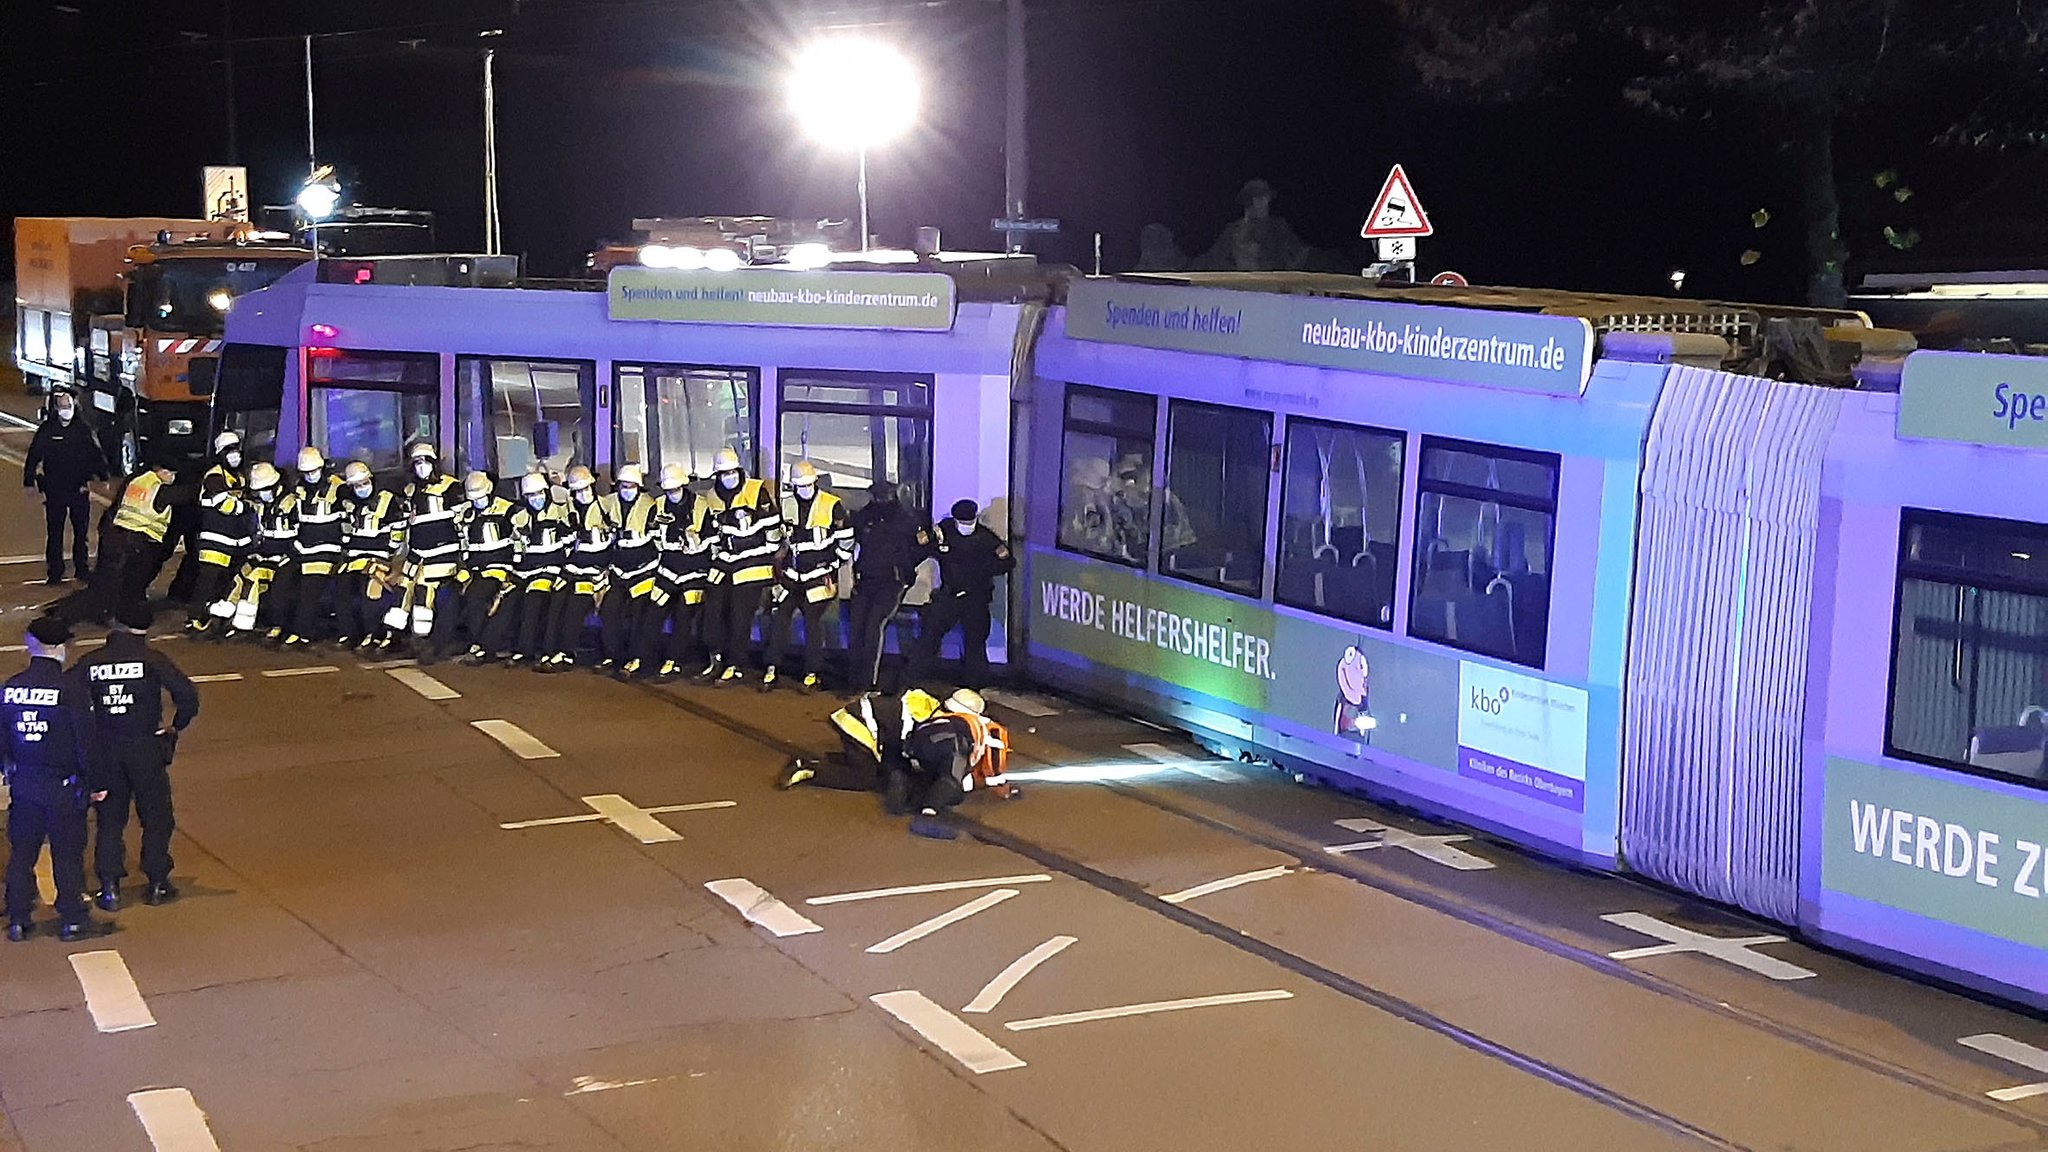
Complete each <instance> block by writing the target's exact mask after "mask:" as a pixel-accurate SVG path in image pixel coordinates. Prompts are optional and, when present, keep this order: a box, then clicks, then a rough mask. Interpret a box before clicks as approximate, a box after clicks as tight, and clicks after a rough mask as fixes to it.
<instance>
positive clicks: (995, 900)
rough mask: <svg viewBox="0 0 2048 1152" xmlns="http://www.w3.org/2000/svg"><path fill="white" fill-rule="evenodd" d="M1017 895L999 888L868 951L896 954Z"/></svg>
mask: <svg viewBox="0 0 2048 1152" xmlns="http://www.w3.org/2000/svg"><path fill="white" fill-rule="evenodd" d="M1015 895H1018V892H1017V890H1016V889H1015V888H998V889H996V890H995V891H993V892H990V893H988V894H987V895H984V896H977V897H975V898H974V899H972V900H969V901H968V902H967V903H965V904H962V905H961V906H959V907H958V908H955V909H953V910H952V911H951V912H941V913H939V914H938V915H937V916H934V917H932V918H931V919H929V920H926V921H923V922H921V923H918V924H912V925H911V926H910V927H908V928H905V929H904V930H903V931H901V932H898V933H897V934H895V935H894V936H891V937H889V938H888V939H887V940H883V941H881V942H880V943H877V944H870V945H868V951H869V952H870V953H872V954H875V955H882V954H885V953H889V952H894V951H896V950H897V949H898V948H901V947H903V946H904V945H905V944H909V943H912V942H914V941H917V940H922V939H924V938H925V937H927V936H929V935H931V934H932V933H934V932H937V931H938V930H939V929H941V928H944V927H946V926H947V925H949V924H958V923H959V922H960V921H962V920H965V919H967V918H968V917H969V916H979V915H980V914H981V913H983V912H986V911H988V910H989V909H991V908H993V907H995V906H996V905H998V904H1001V903H1002V902H1003V901H1005V900H1008V899H1009V898H1010V897H1012V896H1015Z"/></svg>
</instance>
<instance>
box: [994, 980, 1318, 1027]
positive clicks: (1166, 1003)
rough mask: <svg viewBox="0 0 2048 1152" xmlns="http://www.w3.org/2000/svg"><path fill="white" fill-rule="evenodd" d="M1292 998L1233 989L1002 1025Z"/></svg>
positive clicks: (1272, 991)
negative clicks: (1221, 992) (1232, 990)
mask: <svg viewBox="0 0 2048 1152" xmlns="http://www.w3.org/2000/svg"><path fill="white" fill-rule="evenodd" d="M1292 999H1294V993H1292V992H1289V991H1287V990H1286V989H1284V988H1268V989H1266V990H1265V991H1263V992H1232V993H1229V994H1227V995H1223V996H1195V997H1191V998H1189V999H1186V1000H1154V1001H1152V1002H1151V1003H1149V1004H1125V1005H1123V1006H1122V1007H1119V1008H1095V1009H1091V1010H1089V1011H1087V1012H1067V1013H1063V1014H1062V1015H1059V1016H1037V1017H1033V1018H1032V1019H1030V1020H1012V1021H1010V1022H1009V1023H1008V1024H1005V1025H1003V1027H1005V1028H1008V1029H1009V1030H1010V1031H1012V1032H1029V1031H1031V1030H1032V1029H1034V1028H1057V1027H1059V1026H1060V1025H1062V1024H1086V1023H1088V1022H1089V1021H1091V1020H1116V1019H1119V1018H1121V1017H1124V1016H1150V1015H1152V1014H1153V1013H1155V1012H1182V1011H1185V1010H1187V1009H1189V1008H1217V1007H1221V1006H1223V1005H1225V1004H1252V1003H1256V1002H1258V1001H1260V1000H1292Z"/></svg>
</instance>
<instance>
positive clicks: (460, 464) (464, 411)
mask: <svg viewBox="0 0 2048 1152" xmlns="http://www.w3.org/2000/svg"><path fill="white" fill-rule="evenodd" d="M596 380H597V366H596V365H595V364H592V363H591V362H590V361H588V360H574V361H549V360H509V359H508V360H501V359H494V358H491V357H484V356H458V357H456V359H455V405H456V412H457V414H458V427H459V428H460V429H461V432H460V434H459V435H458V436H457V437H456V442H455V463H456V467H457V468H458V469H459V470H461V471H465V472H467V471H469V470H471V469H475V470H477V471H481V472H488V473H490V474H491V475H493V476H496V477H498V478H500V479H506V480H510V479H516V478H517V477H520V476H524V475H525V474H526V473H527V472H529V471H531V470H532V469H534V468H535V467H539V468H541V469H543V470H544V471H547V472H549V473H551V474H557V475H558V474H560V473H562V472H566V471H567V470H568V469H569V468H570V466H572V465H575V464H583V465H586V466H587V465H590V464H593V463H595V461H594V460H593V459H592V450H593V448H594V447H595V446H594V445H593V444H592V443H591V428H590V409H591V404H592V401H593V400H594V399H595V389H596Z"/></svg>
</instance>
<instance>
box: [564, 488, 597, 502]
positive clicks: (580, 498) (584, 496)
mask: <svg viewBox="0 0 2048 1152" xmlns="http://www.w3.org/2000/svg"><path fill="white" fill-rule="evenodd" d="M570 495H571V496H573V497H574V498H575V500H576V502H577V503H578V504H588V503H590V502H591V501H592V500H595V499H597V493H596V492H594V491H592V490H590V489H588V488H578V489H577V490H576V491H574V492H572V493H570Z"/></svg>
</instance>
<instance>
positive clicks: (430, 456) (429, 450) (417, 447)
mask: <svg viewBox="0 0 2048 1152" xmlns="http://www.w3.org/2000/svg"><path fill="white" fill-rule="evenodd" d="M405 458H406V459H407V460H421V459H425V460H437V461H438V460H439V459H441V454H440V453H439V452H438V451H435V449H434V446H433V445H432V444H431V443H429V442H427V441H425V440H420V441H416V442H415V443H414V444H413V446H412V447H411V448H409V449H407V450H406V453H405Z"/></svg>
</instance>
